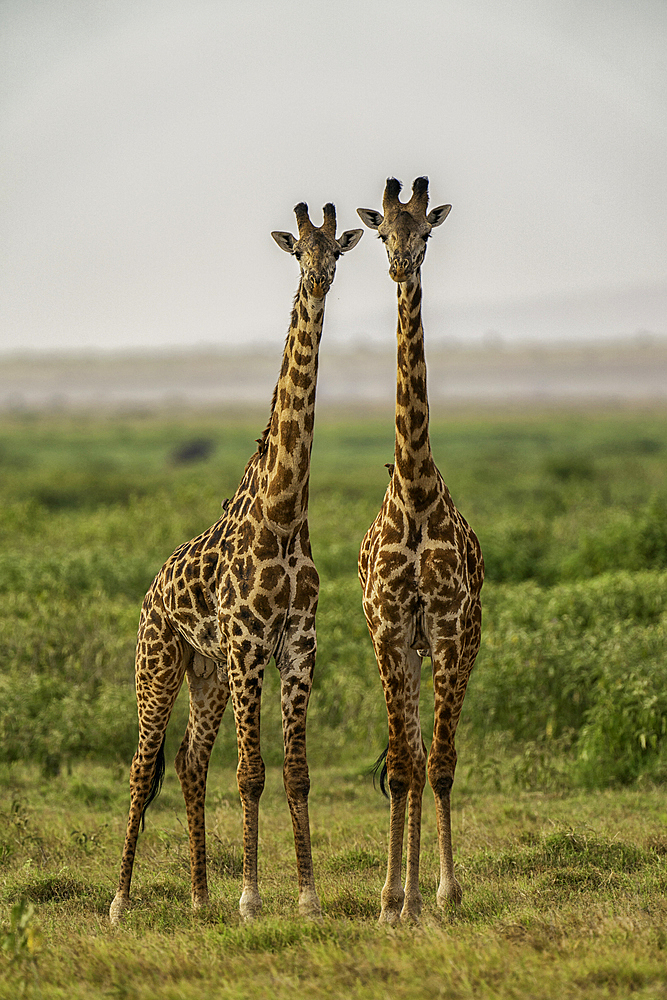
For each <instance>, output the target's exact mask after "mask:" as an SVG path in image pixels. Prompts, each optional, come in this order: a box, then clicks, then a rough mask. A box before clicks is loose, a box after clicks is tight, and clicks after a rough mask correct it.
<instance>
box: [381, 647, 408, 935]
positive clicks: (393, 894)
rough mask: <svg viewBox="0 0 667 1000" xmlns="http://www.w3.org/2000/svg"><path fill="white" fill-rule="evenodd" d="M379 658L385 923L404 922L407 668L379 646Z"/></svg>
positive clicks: (383, 912) (382, 910) (406, 799)
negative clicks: (385, 796) (384, 730)
mask: <svg viewBox="0 0 667 1000" xmlns="http://www.w3.org/2000/svg"><path fill="white" fill-rule="evenodd" d="M376 657H377V661H378V668H379V670H380V677H381V679H382V686H383V688H384V696H385V702H386V705H387V723H388V727H389V744H388V747H387V757H386V766H387V779H388V784H389V799H390V811H389V851H388V857H387V877H386V880H385V883H384V886H383V888H382V892H381V894H380V901H381V905H382V908H381V911H380V923H381V924H396V923H398V922H399V921H400V918H401V912H402V910H403V905H404V903H405V892H404V891H403V884H402V881H401V865H402V858H403V832H404V828H405V808H406V805H407V801H408V795H409V792H410V785H411V781H412V759H411V754H410V747H409V744H408V739H407V733H406V726H405V692H404V669H403V662H402V658H401V657H400V656H398V655H391V654H390V653H389V652H387V651H386V650H383V649H382V648H380V649H378V648H377V647H376Z"/></svg>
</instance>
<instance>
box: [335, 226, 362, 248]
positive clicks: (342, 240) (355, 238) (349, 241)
mask: <svg viewBox="0 0 667 1000" xmlns="http://www.w3.org/2000/svg"><path fill="white" fill-rule="evenodd" d="M363 235H364V231H363V229H346V230H345V232H344V233H341V234H340V236H339V237H338V239H337V240H336V243H337V244H338V246H339V247H340V252H341V253H347V251H348V250H353V249H354V247H356V245H357V243H358V242H359V240H360V239H361V237H362V236H363Z"/></svg>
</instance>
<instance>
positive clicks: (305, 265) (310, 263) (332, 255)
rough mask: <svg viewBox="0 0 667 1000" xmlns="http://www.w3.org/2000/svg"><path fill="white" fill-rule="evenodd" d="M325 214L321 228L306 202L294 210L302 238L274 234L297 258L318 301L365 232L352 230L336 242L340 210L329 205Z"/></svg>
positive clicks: (307, 283)
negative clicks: (339, 263)
mask: <svg viewBox="0 0 667 1000" xmlns="http://www.w3.org/2000/svg"><path fill="white" fill-rule="evenodd" d="M323 212H324V222H323V223H322V225H321V226H320V227H319V229H318V228H317V226H314V225H313V224H312V222H311V221H310V218H309V217H308V206H307V205H306V203H305V201H301V202H299V204H298V205H297V206H296V207H295V209H294V214H295V215H296V224H297V226H298V228H299V236H298V239H297V238H295V237H294V236H292V234H291V233H279V232H276V233H271V235H272V236H273V238H274V240H275V241H276V243H277V244H278V246H279V247H280V248H281V250H285V251H286V252H287V253H291V254H293V255H294V256H295V257H296V259H297V260H298V262H299V267H300V269H301V280H302V281H303V283H304V286H305V288H306V291H307V292H308V294H309V295H312V297H313V298H315V299H323V298H324V296H325V295H326V294H327V292H328V291H329V289H330V288H331V285H332V283H333V280H334V275H335V273H336V261H337V260H338V258H339V257H340V255H341V254H342V253H347V251H348V250H352V248H353V247H356V245H357V243H358V242H359V240H360V239H361V237H362V236H363V233H364V231H363V229H348V230H346V231H345V232H344V233H342V234H341V236H340V237H339V238H338V239H336V209H335V208H334V206H333V205H332V204H331V202H329V203H328V204H327V205H325V206H324V209H323Z"/></svg>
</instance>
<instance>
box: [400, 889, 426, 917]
mask: <svg viewBox="0 0 667 1000" xmlns="http://www.w3.org/2000/svg"><path fill="white" fill-rule="evenodd" d="M421 912H422V898H421V895H420V896H418V897H415V898H412V899H409V900H408V899H406V901H405V903H404V904H403V909H402V910H401V923H406V924H418V923H419V918H420V917H421Z"/></svg>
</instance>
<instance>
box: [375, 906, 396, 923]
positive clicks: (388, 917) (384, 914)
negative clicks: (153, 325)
mask: <svg viewBox="0 0 667 1000" xmlns="http://www.w3.org/2000/svg"><path fill="white" fill-rule="evenodd" d="M400 922H401V911H400V910H390V909H389V908H383V909H382V911H381V912H380V916H379V918H378V924H379V925H380V926H381V927H397V926H398V925H399V924H400Z"/></svg>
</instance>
